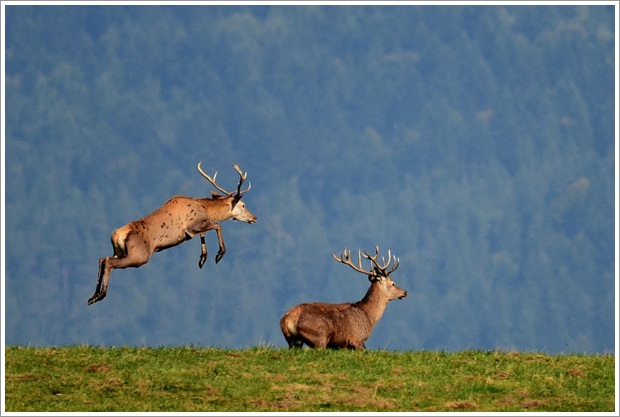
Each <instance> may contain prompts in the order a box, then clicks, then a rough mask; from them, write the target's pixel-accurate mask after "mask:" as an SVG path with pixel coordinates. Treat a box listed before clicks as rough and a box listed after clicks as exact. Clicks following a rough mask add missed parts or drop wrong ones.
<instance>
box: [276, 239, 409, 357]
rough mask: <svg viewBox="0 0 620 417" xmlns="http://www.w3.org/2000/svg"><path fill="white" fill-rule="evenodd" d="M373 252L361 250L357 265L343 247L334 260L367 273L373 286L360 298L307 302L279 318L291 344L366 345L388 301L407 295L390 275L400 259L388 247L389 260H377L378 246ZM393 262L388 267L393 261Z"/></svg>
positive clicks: (334, 347) (296, 346)
mask: <svg viewBox="0 0 620 417" xmlns="http://www.w3.org/2000/svg"><path fill="white" fill-rule="evenodd" d="M375 249H376V253H375V255H374V256H372V255H370V254H369V253H368V252H366V253H364V254H362V251H361V250H360V251H359V254H358V265H355V264H353V262H352V261H351V252H350V251H349V250H347V249H346V248H345V249H344V253H343V254H342V255H341V256H340V258H338V257H336V255H334V254H332V256H333V257H334V259H335V260H337V261H338V262H341V263H343V264H345V265H349V266H350V267H351V268H353V269H354V270H355V271H357V272H360V273H362V274H364V275H367V276H368V280H369V281H370V288H369V289H368V291H367V292H366V295H365V296H364V298H363V299H362V300H361V301H358V302H356V303H342V304H328V303H305V304H299V305H296V306H295V307H293V308H291V309H290V310H288V311H287V312H286V313H284V315H283V316H282V318H281V319H280V329H281V330H282V334H284V338H285V339H286V341H287V343H288V345H289V348H301V347H303V345H304V343H305V344H306V345H308V346H309V347H311V348H333V349H342V348H347V349H359V350H364V349H366V345H365V342H366V340H367V339H368V338H369V337H370V335H371V333H372V331H373V329H374V327H375V325H376V324H377V323H378V322H379V320H380V319H381V316H383V312H384V311H385V308H386V307H387V304H388V302H390V301H391V300H395V299H397V298H399V299H402V298H405V297H406V296H407V291H405V290H403V289H401V288H399V287H398V286H397V285H396V283H394V281H392V279H391V278H390V274H391V273H392V272H394V271H395V270H396V268H398V265H399V261H398V258H396V256H394V257H393V258H392V254H391V252H390V251H388V260H387V263H386V262H385V258H381V261H382V263H381V264H380V263H379V261H378V257H379V247H378V246H376V247H375ZM362 256H363V257H364V258H366V259H369V260H370V270H365V269H364V268H363V267H362ZM392 259H393V260H394V264H393V266H392V268H391V269H390V270H388V268H389V266H390V263H391V262H392Z"/></svg>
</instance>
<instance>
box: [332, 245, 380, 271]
mask: <svg viewBox="0 0 620 417" xmlns="http://www.w3.org/2000/svg"><path fill="white" fill-rule="evenodd" d="M362 256H364V258H367V256H366V255H362V251H361V250H360V251H359V252H358V258H357V263H358V266H356V265H355V264H354V263H353V262H352V261H351V251H350V250H349V249H347V248H344V252H343V253H342V255H340V258H338V257H337V256H336V255H335V254H333V253H332V257H333V258H334V259H335V260H337V261H338V262H340V263H343V264H345V265H349V266H350V267H351V268H353V269H354V270H355V271H357V272H361V273H362V274H364V275H368V276H374V275H375V271H366V270H365V269H364V267H362ZM370 266H372V264H371V265H370Z"/></svg>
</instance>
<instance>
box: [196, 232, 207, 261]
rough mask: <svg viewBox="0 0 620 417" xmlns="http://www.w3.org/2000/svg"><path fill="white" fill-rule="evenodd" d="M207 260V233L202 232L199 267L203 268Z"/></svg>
mask: <svg viewBox="0 0 620 417" xmlns="http://www.w3.org/2000/svg"><path fill="white" fill-rule="evenodd" d="M206 261H207V244H206V243H205V233H204V232H203V233H201V234H200V259H199V260H198V268H200V269H202V266H203V265H204V264H205V262H206Z"/></svg>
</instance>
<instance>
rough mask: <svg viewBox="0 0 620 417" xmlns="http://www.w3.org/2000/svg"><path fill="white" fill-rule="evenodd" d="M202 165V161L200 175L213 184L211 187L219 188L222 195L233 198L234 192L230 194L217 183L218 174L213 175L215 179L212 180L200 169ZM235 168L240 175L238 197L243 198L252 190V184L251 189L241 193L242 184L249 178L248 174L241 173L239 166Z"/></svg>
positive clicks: (234, 166)
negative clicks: (243, 195)
mask: <svg viewBox="0 0 620 417" xmlns="http://www.w3.org/2000/svg"><path fill="white" fill-rule="evenodd" d="M200 164H202V161H200V162H198V172H200V174H201V175H202V176H203V177H205V178H206V179H207V181H209V182H210V183H211V185H213V186H214V187H215V188H217V190H218V191H219V192H221V193H223V194H224V195H227V196H232V195H233V194H235V193H232V192H228V191H226V190H225V189H223V188H222V187H220V186H219V185H217V183H216V182H215V180H216V178H217V172H216V173H215V174H213V178H211V177H210V176H208V175H207V174H205V172H204V171H203V170H202V168H200ZM233 168H235V171H237V172H238V173H239V185H238V186H237V193H236V195H237V196H241V195H242V194H244V193H247V192H248V191H250V188H252V183H248V185H249V187H248V189H247V190H243V191H241V184H243V182H244V181H245V179H246V178H247V176H248V173H247V172H246V173H245V175H244V174H243V173H242V172H241V169H240V168H239V166H238V165H237V164H234V165H233Z"/></svg>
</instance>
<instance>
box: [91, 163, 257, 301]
mask: <svg viewBox="0 0 620 417" xmlns="http://www.w3.org/2000/svg"><path fill="white" fill-rule="evenodd" d="M201 163H202V161H200V162H199V163H198V171H199V172H200V174H201V175H202V176H203V177H205V178H206V179H207V181H209V182H210V183H211V185H213V186H214V187H215V188H216V189H217V190H218V191H219V192H221V193H222V194H223V195H221V194H218V193H216V192H214V191H212V192H211V197H212V198H191V197H183V196H174V197H172V198H170V199H169V200H168V201H166V202H165V203H164V205H163V206H161V207H160V208H158V209H157V210H155V211H154V212H152V213H151V214H149V215H147V216H145V217H143V218H141V219H139V220H135V221H132V222H130V223H128V224H126V225H125V226H123V227H120V228H118V229H116V230H115V231H114V232H112V238H111V240H112V247H113V248H114V256H106V257H105V258H101V259H99V276H98V278H97V287H96V288H95V294H94V295H93V296H92V297H90V299H89V300H88V305H91V304H93V303H96V302H97V301H100V300H102V299H103V298H104V297H105V296H106V294H107V291H108V282H109V280H110V272H111V271H112V269H115V268H121V269H124V268H128V267H131V268H138V267H140V266H142V265H144V264H145V263H147V262H148V261H149V259H150V257H151V255H152V254H153V252H159V251H162V250H164V249H168V248H171V247H173V246H177V245H179V244H181V243H183V242H185V241H186V240H190V239H191V238H193V237H194V236H195V235H196V234H200V249H201V254H200V259H199V260H198V267H199V268H202V266H203V265H204V263H205V261H206V260H207V245H206V243H205V233H206V232H207V231H209V230H215V231H216V232H217V240H218V243H219V250H218V252H217V255H216V257H215V263H218V262H219V261H220V259H222V257H223V256H224V254H225V253H226V246H225V245H224V239H223V237H222V228H221V227H220V225H219V224H218V222H222V221H225V220H230V219H233V220H239V221H242V222H247V223H250V224H252V223H254V222H256V216H255V215H254V214H252V213H251V212H250V211H249V210H248V209H247V208H246V206H245V203H244V202H243V201H241V197H243V194H244V193H246V192H248V191H249V190H250V188H252V184H249V185H248V188H247V189H246V190H243V191H241V185H242V184H243V182H244V181H245V179H246V177H247V175H248V174H247V172H246V173H245V174H242V173H241V169H239V166H237V165H236V164H235V165H233V168H235V170H236V171H237V172H238V173H239V185H237V191H236V192H228V191H226V190H224V189H223V188H221V187H220V186H219V185H217V183H216V182H215V180H216V178H217V172H216V173H215V175H213V178H211V177H210V176H208V175H207V174H205V173H204V171H203V170H202V169H201V168H200V164H201Z"/></svg>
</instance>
